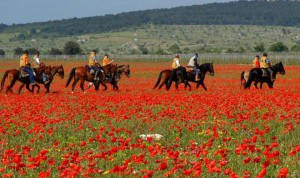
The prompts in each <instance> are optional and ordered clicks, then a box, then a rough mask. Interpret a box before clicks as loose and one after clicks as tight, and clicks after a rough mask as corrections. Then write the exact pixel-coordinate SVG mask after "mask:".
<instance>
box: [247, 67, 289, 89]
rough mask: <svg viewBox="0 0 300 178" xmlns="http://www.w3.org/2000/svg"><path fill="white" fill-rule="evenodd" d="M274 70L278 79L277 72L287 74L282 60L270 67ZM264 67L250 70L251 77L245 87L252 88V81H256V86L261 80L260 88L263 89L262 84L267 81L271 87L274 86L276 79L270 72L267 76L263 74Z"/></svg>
mask: <svg viewBox="0 0 300 178" xmlns="http://www.w3.org/2000/svg"><path fill="white" fill-rule="evenodd" d="M270 68H271V69H272V70H273V75H274V79H276V74H277V73H278V72H279V73H280V74H281V75H285V70H284V67H283V64H282V62H279V63H277V64H275V65H274V66H271V67H270ZM262 70H263V69H260V68H253V69H251V70H250V71H249V78H248V81H247V82H246V84H245V85H244V88H245V89H246V88H250V86H251V83H252V82H254V86H255V87H256V88H258V87H257V83H258V82H260V89H262V84H263V83H267V84H268V86H269V88H273V83H274V81H272V80H271V77H270V74H269V73H268V71H267V70H266V71H267V73H268V75H267V76H263V71H262Z"/></svg>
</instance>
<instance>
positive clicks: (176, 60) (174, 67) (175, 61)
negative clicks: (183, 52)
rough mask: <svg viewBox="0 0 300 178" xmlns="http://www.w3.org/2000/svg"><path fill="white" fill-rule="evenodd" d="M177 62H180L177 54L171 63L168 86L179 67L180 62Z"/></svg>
mask: <svg viewBox="0 0 300 178" xmlns="http://www.w3.org/2000/svg"><path fill="white" fill-rule="evenodd" d="M179 60H180V57H179V54H176V55H175V58H174V59H173V61H172V73H171V76H170V79H169V81H168V83H169V85H170V84H171V83H172V80H173V77H174V75H175V74H176V72H177V68H178V67H180V61H179Z"/></svg>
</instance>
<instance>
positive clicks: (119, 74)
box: [87, 65, 130, 89]
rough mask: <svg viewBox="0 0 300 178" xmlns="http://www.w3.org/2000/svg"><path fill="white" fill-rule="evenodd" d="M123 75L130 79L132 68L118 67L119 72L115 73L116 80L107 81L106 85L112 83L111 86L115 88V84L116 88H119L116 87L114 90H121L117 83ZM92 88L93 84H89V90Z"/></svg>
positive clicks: (126, 66)
mask: <svg viewBox="0 0 300 178" xmlns="http://www.w3.org/2000/svg"><path fill="white" fill-rule="evenodd" d="M123 74H124V75H125V76H127V77H130V67H129V65H120V66H117V71H116V72H115V77H114V80H111V81H109V80H105V83H110V84H111V85H113V87H114V84H115V86H117V87H114V89H119V87H118V84H117V82H118V81H119V80H120V79H121V77H122V75H123ZM114 82H115V83H114ZM91 86H93V83H92V82H90V83H89V84H88V87H87V89H89V88H90V87H91Z"/></svg>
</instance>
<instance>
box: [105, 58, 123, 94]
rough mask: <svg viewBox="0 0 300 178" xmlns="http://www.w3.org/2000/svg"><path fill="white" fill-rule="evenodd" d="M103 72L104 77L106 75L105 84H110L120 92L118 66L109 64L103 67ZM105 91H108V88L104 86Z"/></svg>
mask: <svg viewBox="0 0 300 178" xmlns="http://www.w3.org/2000/svg"><path fill="white" fill-rule="evenodd" d="M102 69H103V71H104V75H105V80H104V83H109V84H111V85H112V86H113V89H114V90H118V89H119V87H118V78H119V75H118V73H117V70H118V65H117V64H112V63H110V64H108V65H106V66H103V67H102ZM101 85H102V86H104V85H103V84H102V83H101ZM104 88H105V89H104V90H106V88H107V87H106V86H104Z"/></svg>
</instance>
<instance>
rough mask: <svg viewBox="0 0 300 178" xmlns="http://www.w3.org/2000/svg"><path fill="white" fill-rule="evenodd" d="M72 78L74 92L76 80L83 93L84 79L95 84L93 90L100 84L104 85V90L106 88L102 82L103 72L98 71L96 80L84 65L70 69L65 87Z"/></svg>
mask: <svg viewBox="0 0 300 178" xmlns="http://www.w3.org/2000/svg"><path fill="white" fill-rule="evenodd" d="M73 78H74V82H73V84H72V93H73V92H74V88H75V86H76V84H77V82H78V81H80V88H81V90H82V91H83V92H84V93H85V91H84V81H88V82H92V83H93V84H94V86H95V90H98V89H99V85H100V84H101V85H103V86H104V90H106V89H107V86H106V84H105V83H104V80H105V75H104V73H103V72H99V73H98V80H94V75H92V74H91V73H90V72H89V71H88V69H87V67H86V66H80V67H74V68H73V69H72V70H71V72H70V74H69V78H68V81H67V83H66V87H68V86H69V84H70V82H71V81H72V79H73Z"/></svg>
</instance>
